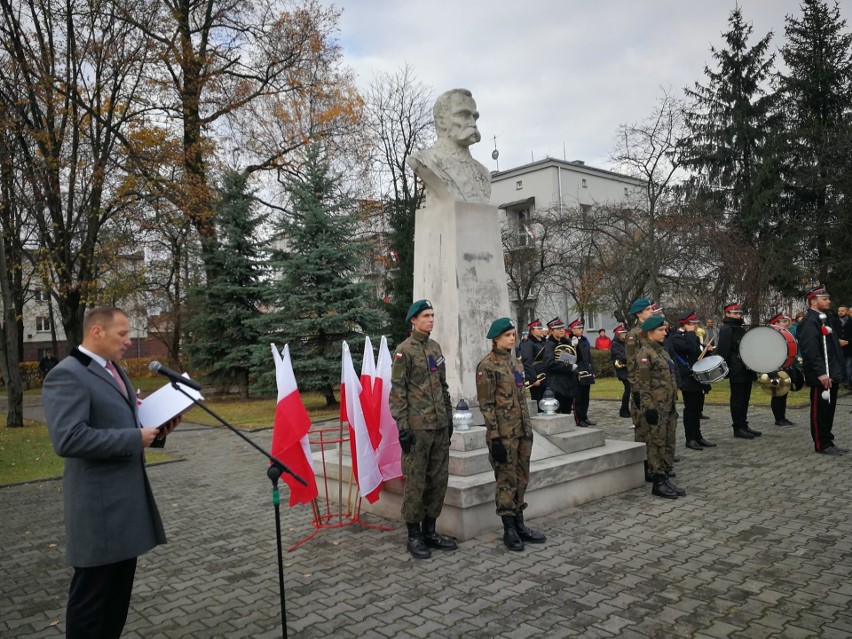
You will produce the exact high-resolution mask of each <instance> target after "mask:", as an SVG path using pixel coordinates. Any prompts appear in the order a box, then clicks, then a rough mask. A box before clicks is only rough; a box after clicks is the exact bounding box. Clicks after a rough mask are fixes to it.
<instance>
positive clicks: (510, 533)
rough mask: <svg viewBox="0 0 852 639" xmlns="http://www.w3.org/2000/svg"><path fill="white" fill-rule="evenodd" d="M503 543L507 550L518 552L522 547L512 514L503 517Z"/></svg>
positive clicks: (522, 543)
mask: <svg viewBox="0 0 852 639" xmlns="http://www.w3.org/2000/svg"><path fill="white" fill-rule="evenodd" d="M503 543H504V544H506V548H508V549H509V550H514V551H517V552H520V551H522V550H523V549H524V542H523V541H521V538H520V537H518V529H517V528H515V518H514V517H512V515H505V516H504V517H503Z"/></svg>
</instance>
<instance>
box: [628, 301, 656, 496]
mask: <svg viewBox="0 0 852 639" xmlns="http://www.w3.org/2000/svg"><path fill="white" fill-rule="evenodd" d="M653 314H654V311H653V309H652V308H651V300H649V299H648V298H647V297H640V298H639V299H638V300H636V301H635V302H633V304H631V305H630V310H629V311H628V315H633V316H635V317H636V324H635V325H634V326H633V328H631V329H630V330H629V331H628V332H627V337H626V339H625V340H624V341H625V345H624V350H625V353H626V355H627V361H626V362H625V363H626V364H627V381H628V383H629V385H630V389H631V392H632V393H633V401H632V402H631V403H630V420H631V421H632V422H633V428H634V429H635V430H634V431H633V441H636V442H639V443H642V444H644V443H645V442H646V441H647V439H648V433H647V431H646V429H645V425H644V423H643V422H642V420H641V419H640V415H639V392H638V390H637V388H638V386H637V384H638V383H639V380H638V378H637V376H636V372H637V367H636V353H638V352H639V349H640V348H641V347H642V329H641V328H639V327H640V326H641V324H642V322H644V321H645V320H646V319H648V318H649V317H651V315H653ZM651 480H652V478H651V472H650V471H649V470H648V462H647V461H646V462H645V481H651Z"/></svg>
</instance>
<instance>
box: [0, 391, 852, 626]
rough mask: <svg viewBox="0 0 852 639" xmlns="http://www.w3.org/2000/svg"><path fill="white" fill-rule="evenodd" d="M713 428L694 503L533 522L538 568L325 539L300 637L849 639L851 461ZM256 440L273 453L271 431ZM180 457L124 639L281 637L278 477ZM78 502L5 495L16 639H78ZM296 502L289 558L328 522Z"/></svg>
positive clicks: (293, 588)
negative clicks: (74, 591)
mask: <svg viewBox="0 0 852 639" xmlns="http://www.w3.org/2000/svg"><path fill="white" fill-rule="evenodd" d="M593 392H594V391H593ZM755 392H760V391H759V390H757V389H756V390H755ZM840 401H841V402H842V403H843V404H852V397H847V396H843V397H841V400H840ZM849 409H852V406H843V407H839V408H838V413H837V419H836V424H835V434H836V436H837V440H838V443H840V444H841V445H843V444H847V445H849V444H852V434H850V433H849V426H850V416H849ZM705 412H707V413H708V414H709V415H710V416H711V417H712V419H711V420H710V421H705V422H702V429H703V432H704V434H705V437H707V438H708V439H711V440H713V441H715V442H717V443H718V447H717V448H714V449H710V450H705V451H701V452H697V451H691V450H688V449H684V448H683V446H682V444H683V437H682V433H681V434H680V437H679V453H678V454H679V456H680V458H681V461H680V463H679V464H678V466H677V471H678V477H677V481H678V483H679V484H680V485H682V486H683V487H685V488H686V489H687V491H688V493H689V494H688V496H687V497H685V498H681V499H678V500H672V501H670V500H664V499H659V498H653V497H651V496H650V489H649V488H643V489H636V490H632V491H630V492H627V493H622V494H619V495H615V496H612V497H607V498H604V499H601V500H599V501H596V502H593V503H589V504H585V505H583V506H580V507H577V508H572V509H569V510H565V511H560V512H556V513H553V514H551V515H549V516H546V517H542V518H539V519H536V520H531V521H530V522H529V523H530V524H531V525H532V526H533V527H535V528H537V529H540V530H542V531H543V532H545V533H546V534H547V536H548V540H547V543H546V544H544V545H531V546H529V547H528V549H527V550H526V551H525V552H523V553H509V552H507V551H506V550H505V548H504V547H503V545H502V543H501V538H500V534H501V529H500V525H499V521H498V519H497V517H496V515H495V519H494V530H493V531H492V532H490V533H488V534H484V535H481V536H479V537H477V538H475V539H472V540H469V541H466V542H464V543H462V544H461V545H460V548H459V550H457V551H455V552H451V553H448V552H443V553H441V552H436V553H435V555H434V556H433V558H432V559H431V560H428V561H415V560H413V559H412V558H410V557H409V555H408V554H407V553H406V551H405V546H404V537H405V533H404V529H403V526H402V525H401V524H400V523H396V522H390V523H389V522H386V521H384V520H380V519H378V518H376V517H373V516H367V517H365V520H366V521H367V522H369V523H373V524H387V525H390V526H392V528H393V530H391V531H381V530H375V529H370V528H361V527H360V526H350V527H346V528H338V529H326V530H321V531H320V532H319V533H318V534H317V536H316V537H314V538H313V539H311V540H310V541H308V542H307V543H305V544H304V545H302V546H301V547H299V548H298V549H296V550H294V551H293V552H289V553H287V552H285V559H284V563H285V567H284V571H285V582H286V605H287V617H288V620H287V621H288V631H289V636H290V637H297V638H305V639H307V638H311V637H342V638H347V637H376V638H383V637H431V638H451V637H466V638H467V637H470V638H483V639H486V638H487V639H491V638H498V637H499V638H506V639H520V638H522V637H524V638H525V637H547V638H557V637H589V638H591V637H695V638H702V639H709V638H721V637H737V638H749V639H752V638H754V639H758V638H759V639H764V638H769V637H783V638H789V639H795V638H798V637H831V638H833V637H852V583H850V579H849V575H850V568H852V501H850V500H849V498H848V496H849V486H850V485H852V455H847V456H844V457H836V458H834V457H826V456H822V455H816V454H814V453H813V451H812V445H811V440H810V436H809V434H808V429H807V426H806V417H807V415H806V412H805V411H804V410H791V411H789V415H788V416H789V417H790V418H791V419H792V420H793V421H795V422H796V423H797V426H795V427H784V428H782V427H777V426H774V424H773V422H772V418H771V415H770V413H769V410H768V408H752V410H751V423H752V427H754V428H758V429H761V430H763V431H764V435H763V437H762V438H760V439H757V440H754V441H746V440H739V439H737V440H735V439H733V437H732V436H731V431H730V428H729V426H728V424H729V423H730V421H729V418H728V414H727V407H724V406H708V408H707V410H706V411H705ZM617 413H618V406H617V404H616V403H614V402H605V401H594V400H593V403H592V410H591V411H590V415H591V417H592V419H594V420H596V421H597V422H598V424H599V426H601V427H603V428H604V429H605V431H606V435H607V437H609V438H619V439H632V431H631V430H630V429H629V428H628V423H627V422H628V420H623V419H619V418H618V417H617ZM251 436H252V437H253V438H255V439H256V441H257V442H258V443H260V444H262V445H265V446H266V445H268V443H269V439H270V433H269V431H263V432H259V433H254V434H252V435H251ZM167 450H169V451H170V452H172V453H174V454H175V455H177V456H179V457H181V458H182V460H183V461H179V462H176V463H168V464H162V465H157V466H152V467H151V468H150V469H149V475H150V478H151V481H152V484H153V487H154V492H155V494H156V496H157V500H158V504H159V506H160V510H161V514H162V516H163V520H164V522H165V525H166V530H167V534H168V536H169V543H168V544H167V545H165V546H161V547H159V548H157V549H155V550H154V551H152V552H151V553H149V554H147V555H145V556H143V557H142V558H140V563H139V570H138V573H137V577H136V587H135V590H134V594H133V600H132V604H131V610H130V615H129V618H128V622H127V626H126V629H125V635H124V636H125V637H129V638H142V637H145V638H149V637H163V638H170V639H171V638H174V639H178V638H183V637H188V638H196V637H197V638H236V639H241V638H256V639H261V638H272V637H280V636H282V629H281V623H280V617H279V599H278V582H277V570H276V550H275V527H274V516H273V510H272V506H271V504H270V484H269V481H268V479H266V475H265V469H266V465H265V463H264V460H263V459H262V458H261V457H260V456H259V455H258V454H257V453H256V452H255V451H254V450H253V449H251V448H250V447H249V446H248V445H247V444H245V442H243V441H241V440H240V439H239V438H237V437H235V436H234V435H233V434H231V433H230V432H228V431H226V430H224V429H219V428H206V427H200V426H192V425H187V424H184V425H183V426H182V427H181V430H179V431H178V432H176V433H175V434H173V435H172V436H171V437H169V441H168V449H167ZM61 491H62V485H61V482H60V481H59V480H52V481H43V482H35V483H30V484H22V485H13V486H6V487H3V488H0V513H2V521H0V542H2V547H3V550H4V552H3V555H2V558H0V574H2V579H0V637H4V638H5V637H10V638H12V637H14V638H25V637H26V638H29V637H59V636H62V635H63V631H64V620H63V619H64V610H63V608H64V604H65V598H66V591H67V587H68V583H69V579H70V569H68V568H66V567H65V566H64V540H63V537H64V533H63V528H62V505H61ZM282 501H283V503H284V504H285V507H282V511H281V512H282V519H283V534H284V542H285V544H287V545H291V544H293V543H295V542H296V541H298V540H299V539H301V538H302V537H304V536H306V535H307V534H309V533H310V532H311V530H312V527H311V523H310V522H311V511H310V508H308V507H306V506H299V507H296V508H294V509H287V508H286V491H282Z"/></svg>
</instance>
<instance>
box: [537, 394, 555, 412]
mask: <svg viewBox="0 0 852 639" xmlns="http://www.w3.org/2000/svg"><path fill="white" fill-rule="evenodd" d="M538 409H539V410H540V411H541V412H542V413H544V414H545V415H555V414H556V411H557V410H558V409H559V400H558V399H556V397H555V396H554V395H553V391H552V390H550V389H549V388H548V389H547V390H545V391H544V394H543V395H542V396H541V399H540V400H539V402H538Z"/></svg>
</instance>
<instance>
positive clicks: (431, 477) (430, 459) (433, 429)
mask: <svg viewBox="0 0 852 639" xmlns="http://www.w3.org/2000/svg"><path fill="white" fill-rule="evenodd" d="M405 319H406V321H408V322H411V328H412V330H411V336H410V337H409V338H408V339H407V340H405V341H404V342H402V343H401V344H400V345H399V346H398V347H397V349H396V352H395V353H394V359H393V369H392V372H391V391H390V409H391V414H392V415H393V418H394V419H395V420H396V425H397V428H398V429H399V445H400V447H401V448H402V470H403V473H405V489H404V493H403V497H402V516H403V518H404V519H405V523H406V525H407V527H408V545H407V548H408V552H410V553H411V555H412V557H414V558H415V559H428V558H429V557H431V556H432V553H431V552H430V550H429V549H430V548H437V549H439V550H455V549H456V548H457V547H458V546H457V544H456V542H455V541H453V540H452V539H448V538H447V537H444V536H442V535H439V534H438V533H437V532H436V531H435V521H436V520H437V519H438V516H439V515H440V514H441V510H442V509H443V507H444V495H445V494H446V492H447V482H448V480H449V460H450V436H451V435H452V431H453V409H452V405H451V404H450V392H449V388H448V386H447V374H446V366H445V364H444V355H443V353H442V352H441V347H440V346H439V345H438V343H437V342H436V341H435V340H433V339H430V338H429V334H430V333H431V332H432V327H433V326H434V324H435V312H434V311H433V310H432V304H431V303H430V302H429V300H418V301H416V302H414V303H413V304H412V305H411V308H409V309H408V314H407V315H406V317H405ZM421 523H422V528H421Z"/></svg>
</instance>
